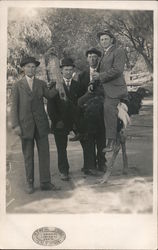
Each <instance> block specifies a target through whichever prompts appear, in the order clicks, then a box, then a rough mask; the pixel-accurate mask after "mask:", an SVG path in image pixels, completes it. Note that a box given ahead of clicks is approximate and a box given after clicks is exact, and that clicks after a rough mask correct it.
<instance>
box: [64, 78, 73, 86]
mask: <svg viewBox="0 0 158 250" xmlns="http://www.w3.org/2000/svg"><path fill="white" fill-rule="evenodd" d="M63 79H64V82H65V84H66V85H67V82H68V81H69V83H70V84H71V81H72V78H70V79H66V78H65V77H63Z"/></svg>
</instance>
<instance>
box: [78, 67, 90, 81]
mask: <svg viewBox="0 0 158 250" xmlns="http://www.w3.org/2000/svg"><path fill="white" fill-rule="evenodd" d="M88 75H89V69H86V70H83V71H82V72H81V73H80V74H79V79H82V78H84V77H87V76H88Z"/></svg>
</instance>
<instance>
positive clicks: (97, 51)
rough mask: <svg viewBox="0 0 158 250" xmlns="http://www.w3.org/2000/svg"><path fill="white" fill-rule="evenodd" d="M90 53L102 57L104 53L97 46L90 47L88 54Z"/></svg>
mask: <svg viewBox="0 0 158 250" xmlns="http://www.w3.org/2000/svg"><path fill="white" fill-rule="evenodd" d="M88 54H96V55H97V56H99V57H101V55H102V53H101V51H100V50H98V49H96V48H90V49H88V50H87V51H86V56H88Z"/></svg>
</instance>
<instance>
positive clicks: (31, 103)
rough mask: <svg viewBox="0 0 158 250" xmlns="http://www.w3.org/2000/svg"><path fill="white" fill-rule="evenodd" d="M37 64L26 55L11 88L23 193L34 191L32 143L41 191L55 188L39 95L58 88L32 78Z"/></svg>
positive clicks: (47, 129)
mask: <svg viewBox="0 0 158 250" xmlns="http://www.w3.org/2000/svg"><path fill="white" fill-rule="evenodd" d="M39 64H40V62H38V61H37V60H36V59H35V58H34V57H27V58H24V59H23V60H22V61H21V64H20V66H21V67H22V69H23V71H24V77H23V78H22V79H21V80H20V81H18V82H17V83H16V84H15V85H14V87H13V91H12V109H11V119H12V128H13V129H14V132H15V134H17V135H18V136H20V138H21V142H22V152H23V155H24V163H25V170H26V180H27V187H26V192H27V193H28V194H31V193H33V192H34V143H35V142H36V145H37V150H38V157H39V174H40V187H41V190H56V187H55V186H54V185H53V184H52V183H51V176H50V156H49V143H48V133H49V124H48V118H47V115H46V112H45V108H44V102H43V97H45V98H53V97H54V96H55V95H57V93H58V91H57V90H56V89H54V88H52V89H51V90H49V89H48V88H47V85H46V83H45V82H44V81H42V80H39V79H37V78H36V77H35V72H36V67H37V66H38V65H39Z"/></svg>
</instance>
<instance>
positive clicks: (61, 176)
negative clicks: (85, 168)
mask: <svg viewBox="0 0 158 250" xmlns="http://www.w3.org/2000/svg"><path fill="white" fill-rule="evenodd" d="M60 178H61V180H62V181H68V180H69V175H68V174H60Z"/></svg>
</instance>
